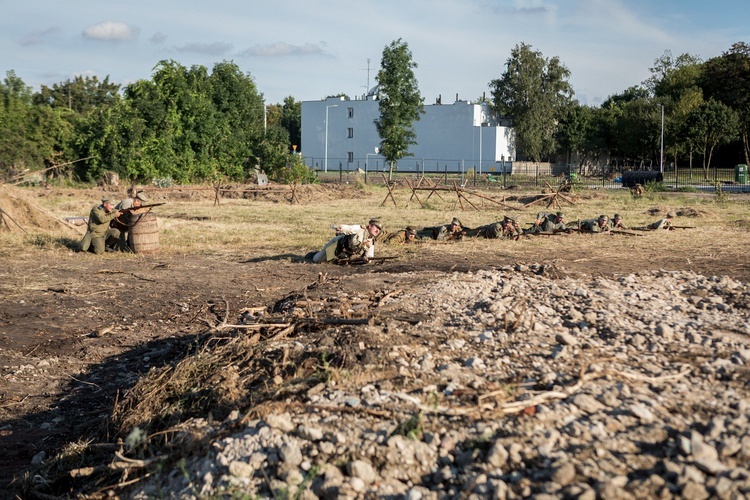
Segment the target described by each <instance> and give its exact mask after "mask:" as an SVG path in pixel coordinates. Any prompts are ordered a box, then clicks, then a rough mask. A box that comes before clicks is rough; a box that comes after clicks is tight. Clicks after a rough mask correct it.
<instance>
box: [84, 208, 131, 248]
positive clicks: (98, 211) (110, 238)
mask: <svg viewBox="0 0 750 500" xmlns="http://www.w3.org/2000/svg"><path fill="white" fill-rule="evenodd" d="M120 215H122V212H121V211H119V210H117V209H115V205H114V203H113V202H112V200H111V199H110V198H106V197H105V198H102V203H101V205H97V206H95V207H94V208H92V209H91V213H90V214H89V221H88V228H87V229H86V234H85V235H84V236H83V239H82V240H81V243H80V244H79V247H78V249H79V251H81V252H87V251H93V252H94V253H95V254H102V253H104V252H106V251H107V249H108V248H111V247H112V246H114V245H116V244H117V241H118V238H119V237H120V230H119V229H117V228H114V227H110V222H112V221H113V220H114V219H115V218H117V217H119V216H120ZM108 245H109V247H108ZM112 250H113V249H112Z"/></svg>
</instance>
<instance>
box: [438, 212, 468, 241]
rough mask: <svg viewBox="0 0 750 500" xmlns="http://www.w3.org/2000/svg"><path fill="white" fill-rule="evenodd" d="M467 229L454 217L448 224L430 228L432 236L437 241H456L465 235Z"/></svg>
mask: <svg viewBox="0 0 750 500" xmlns="http://www.w3.org/2000/svg"><path fill="white" fill-rule="evenodd" d="M466 232H467V229H466V228H464V225H463V224H461V221H460V220H458V219H456V218H455V217H454V218H453V220H452V221H451V223H450V224H445V225H442V226H438V227H435V228H432V238H433V239H435V240H438V241H458V240H460V239H461V238H463V237H464V236H465V235H466Z"/></svg>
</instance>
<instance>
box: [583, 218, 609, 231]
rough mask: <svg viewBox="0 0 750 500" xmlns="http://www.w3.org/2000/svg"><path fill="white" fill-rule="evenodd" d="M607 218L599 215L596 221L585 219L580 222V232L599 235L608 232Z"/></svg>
mask: <svg viewBox="0 0 750 500" xmlns="http://www.w3.org/2000/svg"><path fill="white" fill-rule="evenodd" d="M608 220H609V218H608V217H607V216H606V215H600V216H599V218H597V219H586V220H582V221H581V232H586V233H601V232H604V231H609V227H608V226H607V221H608Z"/></svg>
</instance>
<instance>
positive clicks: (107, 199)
mask: <svg viewBox="0 0 750 500" xmlns="http://www.w3.org/2000/svg"><path fill="white" fill-rule="evenodd" d="M105 203H114V201H112V198H110V197H109V196H105V197H104V198H102V205H104V204H105Z"/></svg>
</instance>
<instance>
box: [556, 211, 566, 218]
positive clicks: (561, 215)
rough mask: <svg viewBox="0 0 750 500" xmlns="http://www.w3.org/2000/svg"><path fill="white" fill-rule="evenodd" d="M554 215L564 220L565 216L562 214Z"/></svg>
mask: <svg viewBox="0 0 750 500" xmlns="http://www.w3.org/2000/svg"><path fill="white" fill-rule="evenodd" d="M555 215H556V216H557V217H558V218H560V219H564V218H565V216H564V215H563V213H562V212H557V213H556V214H555Z"/></svg>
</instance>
